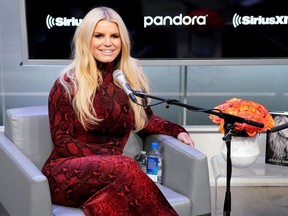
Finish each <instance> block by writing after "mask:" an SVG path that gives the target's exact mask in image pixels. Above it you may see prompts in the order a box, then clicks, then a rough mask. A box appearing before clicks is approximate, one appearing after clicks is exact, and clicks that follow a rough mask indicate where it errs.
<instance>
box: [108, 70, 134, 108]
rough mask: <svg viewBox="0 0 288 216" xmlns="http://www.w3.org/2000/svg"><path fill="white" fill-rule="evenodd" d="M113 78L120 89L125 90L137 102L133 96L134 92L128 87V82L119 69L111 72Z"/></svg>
mask: <svg viewBox="0 0 288 216" xmlns="http://www.w3.org/2000/svg"><path fill="white" fill-rule="evenodd" d="M113 79H114V80H116V82H117V83H118V84H119V85H121V87H122V89H123V90H124V91H125V92H126V94H127V95H128V96H129V98H130V99H131V100H132V101H133V102H134V103H137V100H136V97H135V96H134V92H133V90H132V88H131V87H130V85H129V83H128V82H127V81H126V78H125V75H124V73H123V72H122V71H121V70H115V71H114V72H113Z"/></svg>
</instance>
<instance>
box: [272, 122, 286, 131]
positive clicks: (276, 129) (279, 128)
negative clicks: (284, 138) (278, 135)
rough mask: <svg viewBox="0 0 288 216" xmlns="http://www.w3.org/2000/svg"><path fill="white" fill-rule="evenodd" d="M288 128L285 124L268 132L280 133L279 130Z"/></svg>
mask: <svg viewBox="0 0 288 216" xmlns="http://www.w3.org/2000/svg"><path fill="white" fill-rule="evenodd" d="M286 128H288V123H285V124H282V125H278V126H276V127H274V128H272V129H270V132H276V131H280V130H283V129H286Z"/></svg>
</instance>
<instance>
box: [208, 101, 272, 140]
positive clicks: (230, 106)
mask: <svg viewBox="0 0 288 216" xmlns="http://www.w3.org/2000/svg"><path fill="white" fill-rule="evenodd" d="M215 110H220V111H222V112H223V113H227V114H231V115H234V116H238V117H241V118H244V119H246V120H251V121H255V122H259V123H262V124H263V125H264V127H263V128H260V127H256V126H252V125H248V124H246V123H243V124H242V123H238V122H236V126H235V128H234V131H236V132H239V133H241V132H244V134H247V135H248V136H250V137H252V136H255V135H256V134H257V133H260V132H265V131H267V130H269V129H271V128H273V127H274V126H275V122H274V120H273V118H272V116H271V114H270V113H269V111H268V110H267V109H266V108H265V107H264V106H263V105H262V104H258V103H255V102H253V101H249V100H243V99H239V98H232V99H230V100H227V101H225V102H224V103H222V104H220V105H218V106H216V107H215ZM209 118H210V119H211V120H212V121H213V122H214V123H215V124H218V125H220V126H219V131H220V132H221V133H224V130H225V129H224V119H223V118H220V117H219V116H216V115H209Z"/></svg>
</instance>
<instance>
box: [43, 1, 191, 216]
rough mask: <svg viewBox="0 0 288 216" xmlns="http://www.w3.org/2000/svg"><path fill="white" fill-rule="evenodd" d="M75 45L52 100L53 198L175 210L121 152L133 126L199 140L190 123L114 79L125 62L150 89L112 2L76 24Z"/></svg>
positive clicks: (134, 211)
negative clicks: (135, 98)
mask: <svg viewBox="0 0 288 216" xmlns="http://www.w3.org/2000/svg"><path fill="white" fill-rule="evenodd" d="M74 49H75V51H74V60H73V62H72V63H71V64H70V65H69V66H68V67H67V68H66V69H64V71H63V73H62V74H61V75H60V76H59V77H58V79H57V80H56V81H55V83H54V85H53V87H52V88H51V91H50V94H49V100H48V105H49V120H50V128H51V135H52V140H53V143H54V146H55V147H54V149H53V151H52V153H51V155H50V157H49V158H48V160H47V162H46V163H45V165H44V167H43V173H44V174H45V175H46V176H47V178H48V180H49V184H50V189H51V195H52V202H53V203H55V204H59V205H65V206H72V207H81V208H82V209H83V210H84V213H85V215H88V216H90V215H91V216H95V215H137V216H138V215H151V216H153V215H165V216H168V215H177V213H176V212H175V211H174V209H173V208H172V207H171V206H170V204H169V203H168V201H167V200H166V199H165V197H164V196H163V194H162V193H161V192H160V190H159V189H158V187H157V186H156V185H155V184H154V182H153V181H152V180H151V179H150V178H149V177H148V176H147V175H146V174H145V173H144V172H143V171H142V170H141V168H140V167H139V166H138V164H137V163H136V162H135V161H134V160H133V159H131V158H129V157H126V156H122V152H123V148H124V146H125V144H126V142H127V140H128V137H129V134H130V131H131V130H134V131H135V132H137V133H139V135H141V136H146V135H149V134H153V133H161V134H169V135H172V136H175V137H177V138H178V139H179V140H181V141H183V142H184V143H186V144H188V145H191V146H193V141H192V140H191V139H190V136H189V135H188V133H187V132H186V131H185V129H184V128H182V127H180V126H178V125H176V124H173V123H171V122H168V121H165V120H164V119H161V118H159V117H157V116H155V115H153V113H152V111H151V110H150V109H148V108H146V109H145V108H143V107H142V106H139V105H137V104H135V103H133V102H132V101H131V100H129V98H128V97H127V95H126V94H125V92H124V91H123V89H121V87H120V86H119V85H118V84H117V83H116V82H115V81H114V80H113V76H112V74H113V72H114V71H115V70H116V69H119V70H121V71H123V72H124V73H125V76H126V78H127V81H128V82H129V83H130V85H131V87H132V88H133V89H137V90H138V89H139V90H142V91H144V92H148V86H147V81H146V79H145V77H144V75H143V73H142V71H141V67H139V65H138V64H137V61H136V60H135V59H133V58H132V57H131V56H130V41H129V35H128V31H127V29H126V27H125V24H124V23H123V21H122V19H121V17H120V16H119V15H118V14H117V13H116V12H115V11H114V10H112V9H110V8H107V7H99V8H95V9H93V10H91V11H90V12H89V13H88V14H87V15H86V16H85V18H84V19H83V21H82V22H81V24H80V25H79V26H78V28H77V29H76V32H75V36H74Z"/></svg>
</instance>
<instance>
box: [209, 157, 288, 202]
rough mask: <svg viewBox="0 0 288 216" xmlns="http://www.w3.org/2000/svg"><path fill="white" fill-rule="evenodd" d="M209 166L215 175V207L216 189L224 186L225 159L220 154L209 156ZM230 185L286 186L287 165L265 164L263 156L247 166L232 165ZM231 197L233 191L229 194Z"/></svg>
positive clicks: (287, 176) (287, 179) (287, 183)
mask: <svg viewBox="0 0 288 216" xmlns="http://www.w3.org/2000/svg"><path fill="white" fill-rule="evenodd" d="M211 166H212V170H213V174H214V177H215V208H217V190H218V187H219V186H226V173H227V172H226V167H227V164H226V161H225V160H224V158H223V157H222V155H215V156H213V157H212V158H211ZM230 183H231V186H288V167H286V166H279V165H271V164H265V157H264V156H259V157H258V159H257V161H256V162H255V163H254V164H253V165H251V166H250V167H248V168H245V169H240V168H234V167H232V177H231V181H230ZM231 196H232V197H233V193H232V194H231Z"/></svg>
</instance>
